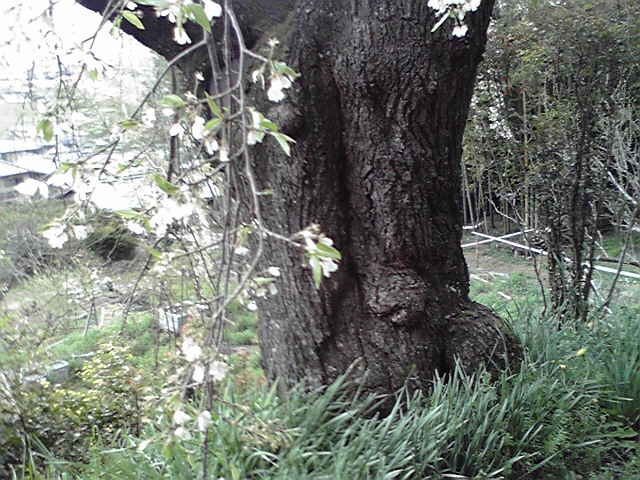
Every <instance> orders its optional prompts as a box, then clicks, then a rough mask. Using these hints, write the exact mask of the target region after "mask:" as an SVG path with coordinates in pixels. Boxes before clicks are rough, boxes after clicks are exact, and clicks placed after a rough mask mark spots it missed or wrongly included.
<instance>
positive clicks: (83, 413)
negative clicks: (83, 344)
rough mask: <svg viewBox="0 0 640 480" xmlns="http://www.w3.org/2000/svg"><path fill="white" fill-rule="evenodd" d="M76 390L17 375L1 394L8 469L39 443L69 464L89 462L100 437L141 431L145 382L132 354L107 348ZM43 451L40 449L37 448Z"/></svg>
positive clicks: (1, 445)
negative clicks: (86, 458)
mask: <svg viewBox="0 0 640 480" xmlns="http://www.w3.org/2000/svg"><path fill="white" fill-rule="evenodd" d="M79 380H80V381H79V383H78V384H77V385H75V386H74V388H68V387H66V386H65V385H60V386H54V385H51V384H49V383H48V382H46V381H42V383H41V384H40V385H33V384H29V383H24V382H23V380H22V379H21V377H20V376H19V375H18V376H14V377H13V382H11V383H9V382H6V384H5V386H4V387H5V388H4V390H3V392H1V393H3V394H2V395H0V432H2V433H4V435H2V436H0V452H3V456H2V458H0V460H2V464H4V465H11V464H14V465H16V464H18V465H19V464H20V463H21V460H22V459H24V454H25V453H26V452H28V451H29V450H28V449H27V448H25V447H28V446H30V447H33V446H34V445H35V444H38V445H40V446H41V448H44V449H46V450H48V451H50V452H51V454H52V455H55V456H57V457H61V458H65V459H68V460H78V459H82V458H84V455H85V451H86V448H87V447H88V446H89V445H90V444H91V442H92V441H94V439H95V438H96V437H100V438H102V439H103V440H104V439H109V438H111V437H112V436H113V435H115V434H116V433H117V432H119V431H131V432H137V431H138V430H139V428H140V419H141V414H142V412H141V409H140V403H139V399H140V394H141V392H142V387H143V384H142V377H141V375H140V374H139V372H138V371H137V370H136V369H135V368H133V367H132V355H131V353H130V352H129V349H128V348H126V347H124V346H120V345H115V344H111V343H108V344H103V345H101V346H100V348H99V349H98V351H97V353H96V355H95V356H94V357H93V358H91V360H89V361H87V362H86V363H85V364H84V366H83V367H82V369H81V371H80V374H79ZM36 450H37V449H36Z"/></svg>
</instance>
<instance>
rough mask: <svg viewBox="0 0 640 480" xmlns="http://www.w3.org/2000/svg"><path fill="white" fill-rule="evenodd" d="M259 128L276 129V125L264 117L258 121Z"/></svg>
mask: <svg viewBox="0 0 640 480" xmlns="http://www.w3.org/2000/svg"><path fill="white" fill-rule="evenodd" d="M260 127H261V128H266V129H267V130H271V131H272V132H277V131H278V126H277V125H276V124H275V123H273V122H272V121H271V120H267V119H266V118H265V119H264V120H262V121H261V122H260Z"/></svg>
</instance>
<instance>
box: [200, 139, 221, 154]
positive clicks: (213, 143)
mask: <svg viewBox="0 0 640 480" xmlns="http://www.w3.org/2000/svg"><path fill="white" fill-rule="evenodd" d="M219 148H220V145H218V142H217V140H216V139H215V138H206V139H205V140H204V149H205V150H206V151H207V153H208V154H209V155H213V154H214V152H217V151H218V149H219Z"/></svg>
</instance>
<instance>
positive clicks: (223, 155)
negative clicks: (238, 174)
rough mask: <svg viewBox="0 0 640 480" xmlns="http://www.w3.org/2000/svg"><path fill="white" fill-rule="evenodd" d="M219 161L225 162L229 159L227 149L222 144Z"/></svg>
mask: <svg viewBox="0 0 640 480" xmlns="http://www.w3.org/2000/svg"><path fill="white" fill-rule="evenodd" d="M220 161H221V162H225V163H226V162H228V161H229V150H227V147H225V146H224V145H223V146H222V147H220Z"/></svg>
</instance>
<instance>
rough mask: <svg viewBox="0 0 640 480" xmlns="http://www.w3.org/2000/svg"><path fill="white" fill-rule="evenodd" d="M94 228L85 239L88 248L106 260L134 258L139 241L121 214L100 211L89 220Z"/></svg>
mask: <svg viewBox="0 0 640 480" xmlns="http://www.w3.org/2000/svg"><path fill="white" fill-rule="evenodd" d="M89 225H90V226H91V228H92V230H91V233H90V234H89V235H88V237H87V239H86V240H85V245H86V246H87V248H88V249H89V250H90V251H92V252H94V253H96V254H97V255H100V256H101V257H102V258H104V259H105V260H130V259H132V258H134V256H135V251H136V247H137V246H138V241H137V240H136V237H135V236H134V234H133V233H131V231H130V230H129V229H128V228H127V227H126V225H125V224H124V221H123V220H122V218H121V217H120V216H119V215H116V214H113V213H111V212H106V211H103V212H99V213H97V214H96V215H95V217H93V218H92V219H91V221H90V222H89Z"/></svg>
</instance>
